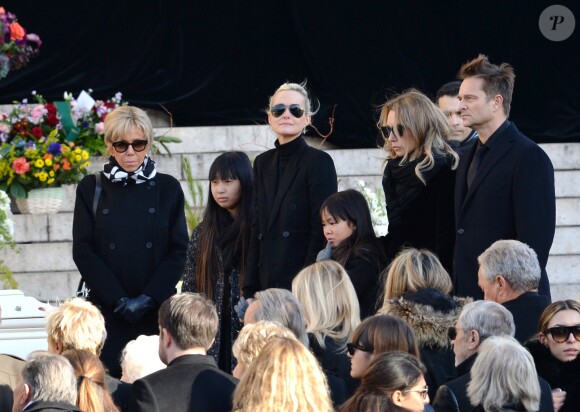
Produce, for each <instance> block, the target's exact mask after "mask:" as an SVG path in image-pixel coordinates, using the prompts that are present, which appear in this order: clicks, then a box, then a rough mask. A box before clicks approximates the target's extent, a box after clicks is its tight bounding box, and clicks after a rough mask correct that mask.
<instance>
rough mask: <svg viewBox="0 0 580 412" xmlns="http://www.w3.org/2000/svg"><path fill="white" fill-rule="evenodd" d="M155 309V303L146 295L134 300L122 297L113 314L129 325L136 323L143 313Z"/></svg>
mask: <svg viewBox="0 0 580 412" xmlns="http://www.w3.org/2000/svg"><path fill="white" fill-rule="evenodd" d="M154 307H155V301H154V300H153V299H152V298H151V297H149V296H147V295H139V296H137V297H136V298H128V297H124V298H121V299H119V301H118V302H117V303H116V305H115V310H114V311H113V312H114V313H116V314H118V315H121V316H122V317H123V318H124V319H125V320H126V321H127V322H129V323H137V322H138V321H139V320H140V319H141V318H142V317H143V315H145V313H147V312H148V311H149V310H151V309H153V308H154Z"/></svg>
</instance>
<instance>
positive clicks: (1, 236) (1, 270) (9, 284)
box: [0, 190, 18, 289]
mask: <svg viewBox="0 0 580 412" xmlns="http://www.w3.org/2000/svg"><path fill="white" fill-rule="evenodd" d="M13 235H14V221H13V220H12V213H11V212H10V198H9V197H8V195H7V194H6V193H5V192H3V191H2V190H0V250H1V249H3V248H4V247H7V246H8V247H10V248H12V249H15V248H16V243H15V242H14V239H13V237H12V236H13ZM17 286H18V284H17V283H16V281H15V280H14V278H13V277H12V271H11V270H10V268H9V267H8V266H6V264H5V263H4V261H3V260H2V259H0V288H4V289H16V287H17Z"/></svg>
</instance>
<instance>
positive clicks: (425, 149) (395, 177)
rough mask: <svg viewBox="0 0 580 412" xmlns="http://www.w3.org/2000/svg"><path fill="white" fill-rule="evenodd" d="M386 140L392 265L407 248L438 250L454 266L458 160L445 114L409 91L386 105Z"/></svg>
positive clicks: (383, 120) (381, 125)
mask: <svg viewBox="0 0 580 412" xmlns="http://www.w3.org/2000/svg"><path fill="white" fill-rule="evenodd" d="M377 126H378V127H379V129H380V131H381V133H382V135H383V138H384V140H385V145H384V149H385V151H386V152H387V164H386V167H385V170H384V173H383V189H384V191H385V199H386V203H387V214H388V217H389V233H388V235H387V236H386V238H385V247H386V255H387V262H390V261H391V260H392V259H393V258H394V257H395V256H396V255H397V253H399V251H400V250H401V248H402V247H403V245H409V246H412V247H416V248H427V249H430V250H433V251H434V252H435V253H437V255H438V256H439V258H440V259H441V262H442V263H443V266H444V267H446V268H447V269H451V267H452V264H453V246H454V242H455V226H454V225H455V223H454V219H455V217H454V212H453V210H454V205H453V195H454V190H455V174H454V172H453V170H455V169H456V168H457V164H458V162H459V157H458V155H457V153H455V152H454V151H453V149H452V148H451V146H449V144H447V142H446V139H447V137H448V136H449V135H450V134H451V129H450V126H449V124H448V122H447V119H446V118H445V115H444V114H443V112H441V110H439V108H438V107H437V106H436V105H435V104H434V103H433V102H432V101H431V100H430V99H429V98H428V97H427V96H425V95H424V94H423V93H421V92H419V91H418V90H415V89H409V90H407V91H406V92H404V93H403V94H401V95H399V96H396V97H394V98H392V99H390V100H389V101H387V102H386V103H385V104H384V105H383V106H382V107H381V112H380V117H379V121H378V123H377Z"/></svg>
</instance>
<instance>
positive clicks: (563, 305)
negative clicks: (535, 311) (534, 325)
mask: <svg viewBox="0 0 580 412" xmlns="http://www.w3.org/2000/svg"><path fill="white" fill-rule="evenodd" d="M563 310H575V311H576V312H578V313H580V302H578V301H577V300H573V299H566V300H558V301H556V302H552V303H550V304H549V305H548V306H547V307H546V309H544V311H543V312H542V314H541V315H540V319H539V320H538V336H541V335H546V334H547V333H548V326H549V325H550V321H551V320H552V319H553V318H554V316H556V314H557V313H558V312H561V311H563Z"/></svg>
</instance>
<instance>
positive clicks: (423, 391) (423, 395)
mask: <svg viewBox="0 0 580 412" xmlns="http://www.w3.org/2000/svg"><path fill="white" fill-rule="evenodd" d="M403 392H405V393H407V392H417V393H418V394H419V395H421V398H422V399H423V400H425V399H427V396H428V395H429V387H428V386H425V389H421V390H420V391H416V390H413V389H407V390H404V391H403Z"/></svg>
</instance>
